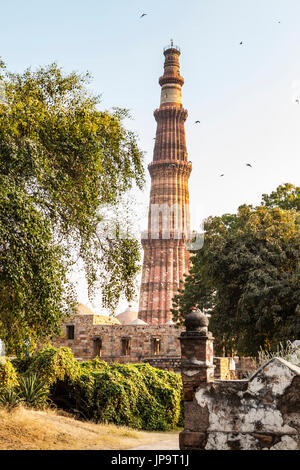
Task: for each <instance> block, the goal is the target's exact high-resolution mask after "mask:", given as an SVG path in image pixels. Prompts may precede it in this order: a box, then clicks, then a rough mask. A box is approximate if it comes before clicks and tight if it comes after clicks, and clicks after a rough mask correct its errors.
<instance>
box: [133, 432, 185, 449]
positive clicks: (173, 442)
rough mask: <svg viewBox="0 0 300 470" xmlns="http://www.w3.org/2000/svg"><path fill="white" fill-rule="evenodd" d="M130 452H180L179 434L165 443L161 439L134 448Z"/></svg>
mask: <svg viewBox="0 0 300 470" xmlns="http://www.w3.org/2000/svg"><path fill="white" fill-rule="evenodd" d="M129 450H179V434H174V436H172V439H168V440H165V441H162V440H161V439H158V440H153V442H151V444H147V445H143V446H139V447H134V448H132V449H129Z"/></svg>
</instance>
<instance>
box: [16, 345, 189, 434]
mask: <svg viewBox="0 0 300 470" xmlns="http://www.w3.org/2000/svg"><path fill="white" fill-rule="evenodd" d="M19 366H20V369H22V371H23V372H24V370H26V372H25V374H24V375H25V376H28V375H30V374H36V375H37V376H38V377H39V379H42V380H44V381H45V383H46V384H47V386H48V388H49V399H51V401H52V402H53V403H54V404H55V405H56V406H58V407H60V408H63V409H64V410H66V411H70V412H72V413H76V414H77V415H78V417H80V418H81V419H90V420H94V421H96V422H103V423H114V424H117V425H126V426H130V427H132V428H136V429H144V430H149V431H150V430H157V431H163V430H169V429H174V428H176V427H177V426H180V425H182V416H183V415H182V383H181V377H180V375H178V374H175V373H173V372H167V371H163V370H160V369H155V368H154V367H152V366H150V365H149V364H124V365H122V364H116V363H115V364H112V365H108V364H107V363H106V362H104V361H101V360H100V359H99V358H96V359H93V360H91V361H85V362H82V363H78V361H76V359H75V358H74V356H73V353H72V351H71V349H69V348H57V349H55V348H53V347H49V348H46V349H43V350H41V351H39V352H37V353H36V354H35V355H33V356H32V357H31V358H30V361H29V366H28V367H27V368H26V367H24V363H20V364H19ZM25 366H26V364H25ZM21 383H22V381H21ZM22 396H23V397H24V394H23V395H22Z"/></svg>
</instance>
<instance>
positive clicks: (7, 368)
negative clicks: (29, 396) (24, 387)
mask: <svg viewBox="0 0 300 470" xmlns="http://www.w3.org/2000/svg"><path fill="white" fill-rule="evenodd" d="M16 385H18V376H17V372H16V370H15V368H14V366H13V365H12V363H11V362H10V360H9V359H8V358H7V357H1V358H0V387H1V388H12V387H15V386H16Z"/></svg>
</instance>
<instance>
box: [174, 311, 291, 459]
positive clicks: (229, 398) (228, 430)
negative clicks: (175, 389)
mask: <svg viewBox="0 0 300 470" xmlns="http://www.w3.org/2000/svg"><path fill="white" fill-rule="evenodd" d="M186 328H187V330H186V331H184V332H182V333H181V338H180V341H181V352H182V381H183V392H184V431H182V432H181V433H180V438H179V442H180V449H181V450H261V449H264V450H268V449H272V450H299V449H300V368H299V367H296V366H295V365H293V364H291V363H289V362H286V361H284V360H283V359H279V358H274V359H272V360H271V361H269V362H268V363H267V364H265V365H263V366H262V367H261V368H260V369H258V370H257V371H256V372H255V373H254V375H252V377H251V378H250V379H248V380H217V379H216V378H215V377H214V361H213V338H212V336H211V334H210V333H209V332H208V320H207V318H205V316H204V315H203V314H201V312H199V311H195V312H193V313H192V314H190V315H189V316H188V317H187V319H186Z"/></svg>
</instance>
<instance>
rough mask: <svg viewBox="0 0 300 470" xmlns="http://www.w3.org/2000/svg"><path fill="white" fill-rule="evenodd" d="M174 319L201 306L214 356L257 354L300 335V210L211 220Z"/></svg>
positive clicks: (250, 211) (262, 210) (244, 210)
mask: <svg viewBox="0 0 300 470" xmlns="http://www.w3.org/2000/svg"><path fill="white" fill-rule="evenodd" d="M192 261H193V263H192V267H191V270H190V273H189V275H188V276H187V278H186V281H185V284H184V287H183V288H182V289H181V291H180V293H179V294H178V295H177V296H176V297H175V298H174V305H173V307H174V308H173V315H174V319H175V320H176V321H177V320H179V321H183V319H184V317H185V316H186V315H187V314H188V313H189V312H190V311H191V309H192V308H193V307H194V306H195V305H198V306H199V308H200V309H204V310H206V311H209V313H210V314H211V321H210V329H211V330H212V332H213V333H214V336H215V337H216V347H217V352H218V353H219V354H222V352H223V351H224V348H225V349H226V351H227V352H228V353H230V352H231V351H232V350H236V351H237V352H238V353H239V354H243V355H247V354H251V355H256V354H257V352H258V350H259V348H260V347H263V348H266V347H267V348H270V349H272V348H275V347H276V345H277V344H278V342H280V341H286V340H292V339H296V338H299V335H300V236H299V213H298V212H297V211H295V210H285V209H281V208H279V207H273V208H268V207H266V206H259V207H256V208H253V207H252V206H246V205H244V206H241V207H240V208H239V210H238V213H237V214H232V215H228V214H226V215H223V216H222V217H210V218H208V219H207V220H206V223H205V238H204V246H203V248H202V249H201V250H199V251H198V252H196V253H195V254H194V256H193V259H192Z"/></svg>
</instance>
